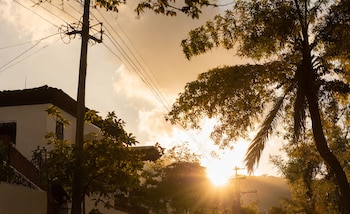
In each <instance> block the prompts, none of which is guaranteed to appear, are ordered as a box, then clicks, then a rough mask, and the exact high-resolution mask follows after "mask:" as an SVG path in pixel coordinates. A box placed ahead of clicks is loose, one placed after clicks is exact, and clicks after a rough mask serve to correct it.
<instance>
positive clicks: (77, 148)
mask: <svg viewBox="0 0 350 214" xmlns="http://www.w3.org/2000/svg"><path fill="white" fill-rule="evenodd" d="M89 15H90V0H85V1H84V14H83V24H82V30H81V31H76V30H74V31H72V32H67V35H72V34H78V33H80V34H81V38H82V41H81V52H80V66H79V80H78V94H77V117H76V132H75V144H74V150H73V152H74V155H75V159H74V163H73V165H74V171H73V181H72V211H71V214H81V213H82V204H83V203H82V202H83V200H84V196H85V193H84V190H83V188H84V187H83V179H84V169H83V163H82V161H83V159H82V154H83V144H84V123H85V121H84V116H85V86H86V68H87V50H88V43H89V39H90V35H89V29H90V21H89ZM101 33H102V30H101ZM94 40H95V41H97V42H102V36H101V40H98V39H94Z"/></svg>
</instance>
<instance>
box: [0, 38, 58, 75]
mask: <svg viewBox="0 0 350 214" xmlns="http://www.w3.org/2000/svg"><path fill="white" fill-rule="evenodd" d="M59 40H60V39H58V40H56V41H55V42H57V41H59ZM47 47H49V45H45V46H43V47H41V48H40V49H39V50H37V51H35V52H34V53H32V54H30V55H28V56H26V57H24V58H22V59H21V60H19V61H17V62H15V63H13V64H11V65H9V66H7V67H4V68H3V69H0V73H2V72H4V71H5V70H7V69H9V68H12V67H13V66H15V65H17V64H19V63H21V62H23V61H24V60H26V59H28V58H29V57H31V56H34V55H35V54H37V53H39V52H40V51H42V50H44V49H45V48H47Z"/></svg>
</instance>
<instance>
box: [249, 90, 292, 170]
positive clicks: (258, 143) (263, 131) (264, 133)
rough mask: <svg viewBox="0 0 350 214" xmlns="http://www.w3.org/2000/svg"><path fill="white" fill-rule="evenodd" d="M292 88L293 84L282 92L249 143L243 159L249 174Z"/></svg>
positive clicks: (257, 162) (257, 160) (257, 161)
mask: <svg viewBox="0 0 350 214" xmlns="http://www.w3.org/2000/svg"><path fill="white" fill-rule="evenodd" d="M293 88H294V84H291V85H290V86H289V87H288V88H287V90H286V91H285V92H284V94H283V96H281V97H279V98H278V99H277V100H276V101H275V103H274V105H273V107H272V109H271V111H270V112H269V113H268V115H267V117H266V118H265V120H264V122H263V124H262V125H261V128H260V130H259V131H258V133H257V134H256V136H255V138H254V139H253V141H252V142H251V143H250V145H249V147H248V150H247V153H246V156H245V159H244V162H245V165H246V167H247V169H248V172H249V173H252V172H253V169H254V165H255V164H256V165H257V164H259V160H260V157H261V153H262V151H263V150H264V148H265V143H266V140H267V139H268V137H269V135H270V134H271V132H272V131H273V128H274V126H275V123H276V120H277V118H278V117H279V112H280V110H281V108H282V106H283V104H284V100H285V97H286V95H287V94H288V93H289V92H290V91H291V90H292V89H293Z"/></svg>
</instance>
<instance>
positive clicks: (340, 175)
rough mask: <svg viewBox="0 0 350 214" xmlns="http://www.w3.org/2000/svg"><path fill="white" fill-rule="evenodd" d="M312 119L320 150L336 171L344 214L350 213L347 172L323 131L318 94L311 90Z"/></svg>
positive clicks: (309, 98)
mask: <svg viewBox="0 0 350 214" xmlns="http://www.w3.org/2000/svg"><path fill="white" fill-rule="evenodd" d="M306 98H307V101H308V104H309V111H310V115H311V121H312V131H313V135H314V139H315V143H316V147H317V150H318V152H319V153H320V155H321V157H322V158H323V160H324V161H325V162H326V164H327V165H328V166H329V167H330V168H331V169H332V170H333V171H334V174H335V179H336V182H337V185H338V188H339V190H340V202H341V207H340V210H341V212H342V213H343V214H350V203H349V202H350V201H349V200H350V187H349V182H348V180H347V177H346V174H345V172H344V170H343V168H342V166H341V164H340V162H339V161H338V159H337V158H336V157H335V155H334V154H333V153H332V152H331V151H330V149H329V147H328V144H327V141H326V138H325V136H324V133H323V128H322V122H321V115H320V112H319V106H318V98H317V95H316V94H315V93H314V92H312V91H310V92H309V93H307V94H306Z"/></svg>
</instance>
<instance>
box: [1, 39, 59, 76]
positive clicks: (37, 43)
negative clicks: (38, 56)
mask: <svg viewBox="0 0 350 214" xmlns="http://www.w3.org/2000/svg"><path fill="white" fill-rule="evenodd" d="M58 34H59V33H55V34H52V35H49V36H46V37H44V38H42V39H39V40H38V41H37V42H36V43H35V44H34V45H32V46H31V47H30V48H28V49H27V50H25V51H23V52H22V53H20V54H19V55H17V56H16V57H14V58H13V59H12V60H10V61H8V62H7V63H5V64H4V65H2V66H1V67H0V73H1V72H3V71H4V70H6V69H4V68H6V66H8V65H9V64H10V63H12V62H14V61H15V60H17V59H18V58H20V57H21V56H23V55H24V54H26V53H27V52H29V51H30V50H32V49H33V48H35V47H36V46H37V45H39V43H40V42H41V41H43V40H45V39H48V38H50V37H52V36H56V35H58Z"/></svg>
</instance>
